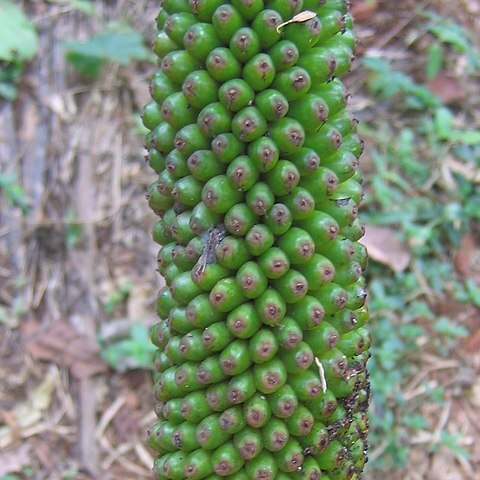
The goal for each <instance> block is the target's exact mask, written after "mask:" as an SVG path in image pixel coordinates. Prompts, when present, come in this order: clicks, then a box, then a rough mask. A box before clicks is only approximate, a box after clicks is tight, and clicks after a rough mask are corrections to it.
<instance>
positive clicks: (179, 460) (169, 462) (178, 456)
mask: <svg viewBox="0 0 480 480" xmlns="http://www.w3.org/2000/svg"><path fill="white" fill-rule="evenodd" d="M186 460H187V453H185V452H182V451H179V452H174V453H170V454H169V455H168V457H167V459H166V460H165V463H164V464H163V466H162V471H163V473H164V474H165V476H166V477H167V478H169V479H171V480H181V479H182V478H183V469H184V468H185V462H186Z"/></svg>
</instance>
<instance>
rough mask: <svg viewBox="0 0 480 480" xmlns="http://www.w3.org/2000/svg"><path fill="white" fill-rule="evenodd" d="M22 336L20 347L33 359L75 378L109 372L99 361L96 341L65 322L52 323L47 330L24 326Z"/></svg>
mask: <svg viewBox="0 0 480 480" xmlns="http://www.w3.org/2000/svg"><path fill="white" fill-rule="evenodd" d="M22 334H23V335H22V336H23V346H24V348H25V350H26V351H27V352H28V353H29V354H30V355H31V356H32V357H33V358H35V359H38V360H46V361H50V362H54V363H56V364H57V365H60V366H62V367H66V368H68V369H70V371H71V373H72V375H73V376H74V377H75V378H78V379H82V378H88V377H91V376H93V375H97V374H99V373H104V372H106V371H107V369H108V367H107V365H106V364H105V363H104V362H103V361H102V360H101V359H100V358H99V357H98V352H99V346H98V345H97V344H96V343H95V341H94V340H92V339H91V338H90V337H88V336H86V335H82V334H80V333H78V332H77V331H76V330H75V329H74V328H73V327H72V326H71V325H70V324H69V323H67V322H56V323H53V324H52V325H50V326H49V327H48V328H47V329H44V328H41V326H40V324H38V323H37V322H35V321H29V322H25V323H24V324H23V325H22Z"/></svg>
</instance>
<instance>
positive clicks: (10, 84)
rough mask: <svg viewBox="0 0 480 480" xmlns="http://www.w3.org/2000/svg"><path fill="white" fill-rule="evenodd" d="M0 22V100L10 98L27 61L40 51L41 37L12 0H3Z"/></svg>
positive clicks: (12, 96)
mask: <svg viewBox="0 0 480 480" xmlns="http://www.w3.org/2000/svg"><path fill="white" fill-rule="evenodd" d="M0 25H2V28H0V99H1V98H3V99H5V100H10V101H11V100H15V98H16V97H17V82H18V80H19V79H20V76H21V74H22V72H23V68H24V65H25V62H27V61H28V60H31V59H32V58H33V56H34V55H35V54H36V52H37V48H38V37H37V32H36V29H35V26H34V25H33V24H32V22H30V20H29V19H28V18H27V17H26V16H25V14H24V12H23V10H22V9H21V7H19V6H17V5H15V4H14V3H13V2H11V1H9V0H0Z"/></svg>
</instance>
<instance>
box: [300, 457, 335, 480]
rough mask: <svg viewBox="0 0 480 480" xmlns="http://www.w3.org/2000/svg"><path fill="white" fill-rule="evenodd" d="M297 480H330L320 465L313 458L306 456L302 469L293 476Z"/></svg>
mask: <svg viewBox="0 0 480 480" xmlns="http://www.w3.org/2000/svg"><path fill="white" fill-rule="evenodd" d="M292 478H294V479H295V480H300V479H302V480H318V479H319V478H321V479H322V480H328V479H327V477H326V476H325V475H324V474H323V473H322V470H321V469H320V467H319V466H318V463H317V462H316V461H315V459H314V458H312V457H311V456H306V457H305V458H304V460H303V463H302V468H301V470H299V471H298V472H295V473H294V474H293V477H292Z"/></svg>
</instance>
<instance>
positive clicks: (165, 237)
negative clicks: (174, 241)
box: [152, 220, 171, 245]
mask: <svg viewBox="0 0 480 480" xmlns="http://www.w3.org/2000/svg"><path fill="white" fill-rule="evenodd" d="M152 238H153V241H154V242H156V243H158V244H159V245H165V244H166V243H168V242H169V241H170V240H171V238H170V236H169V234H168V233H167V231H166V229H165V228H164V224H163V221H162V220H159V221H158V222H156V223H155V225H154V227H153V231H152Z"/></svg>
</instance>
